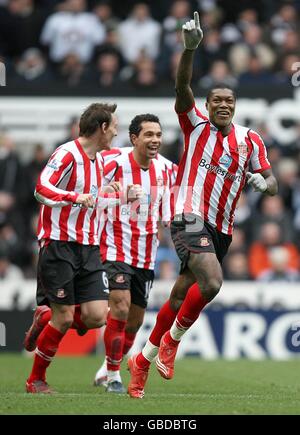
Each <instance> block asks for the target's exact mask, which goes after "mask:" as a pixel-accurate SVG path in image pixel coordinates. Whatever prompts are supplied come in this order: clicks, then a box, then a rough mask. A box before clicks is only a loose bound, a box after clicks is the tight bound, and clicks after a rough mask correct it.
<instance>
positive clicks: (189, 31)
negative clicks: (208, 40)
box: [182, 12, 203, 50]
mask: <svg viewBox="0 0 300 435" xmlns="http://www.w3.org/2000/svg"><path fill="white" fill-rule="evenodd" d="M182 38H183V44H184V46H185V48H186V49H187V50H196V48H197V47H198V45H199V44H200V42H201V41H202V39H203V31H202V29H201V27H200V20H199V14H198V12H194V19H193V20H190V21H187V22H186V23H185V24H184V25H183V26H182Z"/></svg>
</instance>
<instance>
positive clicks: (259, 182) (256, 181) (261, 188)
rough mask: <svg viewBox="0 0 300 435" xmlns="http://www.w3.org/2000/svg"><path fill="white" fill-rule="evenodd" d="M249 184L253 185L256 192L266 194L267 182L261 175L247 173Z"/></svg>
mask: <svg viewBox="0 0 300 435" xmlns="http://www.w3.org/2000/svg"><path fill="white" fill-rule="evenodd" d="M246 177H247V179H248V184H251V186H252V187H253V189H254V191H255V192H261V193H263V192H265V191H266V190H267V188H268V185H267V182H266V180H265V179H264V177H263V176H262V175H261V174H251V172H247V174H246Z"/></svg>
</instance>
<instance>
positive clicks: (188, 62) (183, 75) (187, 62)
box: [175, 50, 195, 92]
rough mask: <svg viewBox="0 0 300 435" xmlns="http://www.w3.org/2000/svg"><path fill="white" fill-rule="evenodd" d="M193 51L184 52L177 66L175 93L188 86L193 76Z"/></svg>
mask: <svg viewBox="0 0 300 435" xmlns="http://www.w3.org/2000/svg"><path fill="white" fill-rule="evenodd" d="M194 53H195V50H184V51H183V53H182V55H181V59H180V62H179V65H178V70H177V74H176V83H175V87H176V90H177V92H178V91H179V90H180V89H182V88H186V87H187V86H190V84H191V81H192V75H193V62H194Z"/></svg>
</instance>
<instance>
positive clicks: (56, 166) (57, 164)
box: [47, 159, 62, 171]
mask: <svg viewBox="0 0 300 435" xmlns="http://www.w3.org/2000/svg"><path fill="white" fill-rule="evenodd" d="M61 165H62V162H60V161H58V160H56V159H53V160H51V161H50V162H48V163H47V166H48V168H52V169H54V171H57V170H58V169H59V168H60V167H61Z"/></svg>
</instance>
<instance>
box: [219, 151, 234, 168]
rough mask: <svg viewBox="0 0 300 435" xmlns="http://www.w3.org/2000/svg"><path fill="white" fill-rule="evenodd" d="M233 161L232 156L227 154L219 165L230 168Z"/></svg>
mask: <svg viewBox="0 0 300 435" xmlns="http://www.w3.org/2000/svg"><path fill="white" fill-rule="evenodd" d="M231 162H232V157H231V156H230V155H229V154H225V155H224V156H222V157H221V158H220V160H219V165H222V166H223V167H225V168H229V166H230V165H231Z"/></svg>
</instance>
